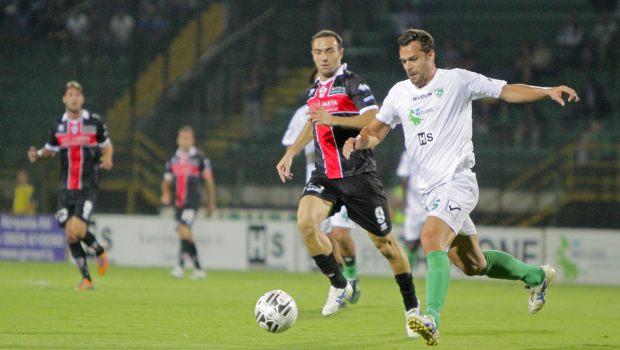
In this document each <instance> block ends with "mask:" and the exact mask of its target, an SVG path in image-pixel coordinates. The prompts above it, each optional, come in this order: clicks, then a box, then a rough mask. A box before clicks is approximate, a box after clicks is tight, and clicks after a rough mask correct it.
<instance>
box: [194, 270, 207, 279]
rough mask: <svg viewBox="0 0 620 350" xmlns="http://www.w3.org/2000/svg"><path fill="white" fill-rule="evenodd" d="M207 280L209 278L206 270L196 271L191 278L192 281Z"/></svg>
mask: <svg viewBox="0 0 620 350" xmlns="http://www.w3.org/2000/svg"><path fill="white" fill-rule="evenodd" d="M205 278H207V272H206V271H204V270H194V272H193V273H192V275H191V276H190V279H192V280H203V279H205Z"/></svg>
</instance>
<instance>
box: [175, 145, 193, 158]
mask: <svg viewBox="0 0 620 350" xmlns="http://www.w3.org/2000/svg"><path fill="white" fill-rule="evenodd" d="M196 153H198V149H196V146H192V147H190V148H189V151H188V152H187V153H185V152H183V151H181V149H180V148H179V149H177V153H176V155H177V156H181V155H184V154H189V155H190V156H193V155H195V154H196Z"/></svg>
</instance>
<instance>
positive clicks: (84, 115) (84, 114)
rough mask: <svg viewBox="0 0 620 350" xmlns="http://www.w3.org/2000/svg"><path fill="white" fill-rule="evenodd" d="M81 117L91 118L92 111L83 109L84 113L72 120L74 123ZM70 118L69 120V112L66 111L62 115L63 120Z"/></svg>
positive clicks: (84, 118)
mask: <svg viewBox="0 0 620 350" xmlns="http://www.w3.org/2000/svg"><path fill="white" fill-rule="evenodd" d="M80 119H83V120H88V119H90V113H88V111H87V110H85V109H83V110H82V115H81V116H80V117H79V118H78V119H75V120H72V122H73V123H77V122H78V121H80ZM68 120H69V115H67V112H65V114H63V115H62V121H63V122H66V121H68Z"/></svg>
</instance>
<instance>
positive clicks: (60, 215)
mask: <svg viewBox="0 0 620 350" xmlns="http://www.w3.org/2000/svg"><path fill="white" fill-rule="evenodd" d="M73 197H74V196H72V195H71V192H70V191H68V190H61V191H60V192H58V207H57V209H56V221H57V222H58V226H60V227H63V228H64V227H65V226H66V225H67V221H69V218H70V217H71V216H73V212H74V211H75V200H74V198H73Z"/></svg>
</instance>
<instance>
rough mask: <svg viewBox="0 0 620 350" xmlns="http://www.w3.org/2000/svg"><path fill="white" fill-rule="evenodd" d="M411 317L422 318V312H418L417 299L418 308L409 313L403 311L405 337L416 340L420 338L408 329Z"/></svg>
mask: <svg viewBox="0 0 620 350" xmlns="http://www.w3.org/2000/svg"><path fill="white" fill-rule="evenodd" d="M413 315H417V316H422V311H420V299H418V307H416V308H415V309H411V310H409V311H407V310H405V328H406V329H407V335H408V336H409V338H417V337H419V336H420V335H419V334H418V333H416V332H414V331H412V330H411V328H409V319H410V318H412V317H413Z"/></svg>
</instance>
